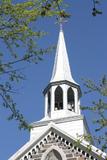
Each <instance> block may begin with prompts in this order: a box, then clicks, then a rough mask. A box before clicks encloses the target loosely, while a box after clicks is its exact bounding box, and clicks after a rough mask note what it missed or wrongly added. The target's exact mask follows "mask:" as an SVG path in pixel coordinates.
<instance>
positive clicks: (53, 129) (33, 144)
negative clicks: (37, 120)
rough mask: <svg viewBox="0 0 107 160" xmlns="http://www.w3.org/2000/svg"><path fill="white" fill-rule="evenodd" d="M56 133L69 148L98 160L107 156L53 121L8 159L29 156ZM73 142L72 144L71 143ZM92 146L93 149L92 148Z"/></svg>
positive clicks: (21, 159) (20, 158) (103, 159)
mask: <svg viewBox="0 0 107 160" xmlns="http://www.w3.org/2000/svg"><path fill="white" fill-rule="evenodd" d="M51 135H54V137H56V139H57V141H58V138H59V141H62V142H63V143H65V145H66V146H69V148H70V147H71V146H72V147H73V148H74V150H77V148H78V151H79V152H80V151H81V153H82V154H83V155H84V156H89V155H91V157H93V158H94V159H96V160H105V159H106V158H107V154H106V153H104V152H102V151H101V150H99V149H98V148H96V147H95V146H93V145H90V144H89V143H88V142H86V141H85V140H84V141H82V142H80V143H78V140H77V139H76V138H74V137H72V136H71V135H69V134H68V133H66V132H64V131H62V130H61V129H59V128H58V127H57V126H56V125H55V124H54V123H53V122H50V123H49V125H48V128H47V129H46V130H45V131H44V132H43V133H42V134H41V135H39V136H38V137H36V139H33V140H31V141H29V142H27V143H26V144H25V145H24V146H23V147H22V148H21V149H19V150H18V151H17V152H16V153H15V154H14V155H13V156H11V157H10V158H9V159H8V160H23V159H24V157H28V155H32V154H33V151H35V154H36V150H40V149H41V146H42V145H43V144H45V143H46V142H48V139H49V137H51ZM71 144H72V145H71ZM90 148H91V150H90Z"/></svg>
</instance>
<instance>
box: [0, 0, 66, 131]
mask: <svg viewBox="0 0 107 160" xmlns="http://www.w3.org/2000/svg"><path fill="white" fill-rule="evenodd" d="M60 5H62V0H49V1H47V0H28V1H27V0H26V1H22V2H20V3H18V2H17V1H16V2H14V3H13V1H12V0H1V1H0V44H1V46H3V48H2V47H1V48H0V79H1V82H0V98H1V99H0V100H1V101H0V103H1V107H5V108H7V109H9V111H10V113H11V114H10V116H9V117H8V119H9V120H11V119H16V120H17V121H18V122H19V128H20V129H21V128H24V129H26V128H29V127H30V126H29V125H28V123H27V122H26V121H25V119H24V117H23V115H22V114H21V113H20V112H19V110H18V109H17V107H16V103H15V102H14V98H13V95H14V94H15V92H16V90H15V87H16V83H17V82H20V81H21V80H24V79H25V76H24V74H23V73H22V71H21V70H20V68H18V64H23V63H29V62H33V63H37V62H38V61H39V60H41V59H42V55H43V54H45V53H48V52H50V51H51V50H52V48H51V47H48V48H42V47H40V46H39V45H38V44H37V43H38V40H39V39H40V38H42V37H43V36H45V35H46V33H45V32H43V31H40V30H37V28H36V27H35V28H36V29H33V25H32V24H33V23H35V25H36V23H37V20H38V19H40V18H41V17H42V18H45V17H53V16H60V17H64V18H65V17H68V16H69V15H68V14H67V13H65V11H64V10H61V9H60ZM22 48H24V49H22Z"/></svg>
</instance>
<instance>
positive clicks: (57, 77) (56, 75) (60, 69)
mask: <svg viewBox="0 0 107 160" xmlns="http://www.w3.org/2000/svg"><path fill="white" fill-rule="evenodd" d="M62 80H67V81H70V82H73V83H76V82H75V81H74V80H73V78H72V75H71V70H70V65H69V59H68V54H67V49H66V44H65V39H64V33H63V28H62V24H60V32H59V38H58V44H57V49H56V56H55V61H54V67H53V72H52V77H51V81H50V82H56V81H62Z"/></svg>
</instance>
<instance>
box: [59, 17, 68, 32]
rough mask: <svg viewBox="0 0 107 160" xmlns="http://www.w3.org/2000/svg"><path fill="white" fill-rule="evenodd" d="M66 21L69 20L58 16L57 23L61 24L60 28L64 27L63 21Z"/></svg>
mask: <svg viewBox="0 0 107 160" xmlns="http://www.w3.org/2000/svg"><path fill="white" fill-rule="evenodd" d="M66 22H67V20H66V19H65V18H63V17H59V18H57V23H58V24H59V25H60V30H62V29H63V23H66Z"/></svg>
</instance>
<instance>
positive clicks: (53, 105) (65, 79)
mask: <svg viewBox="0 0 107 160" xmlns="http://www.w3.org/2000/svg"><path fill="white" fill-rule="evenodd" d="M80 94H81V91H80V87H79V85H78V84H77V83H76V82H75V81H74V80H73V77H72V74H71V70H70V65H69V59H68V54H67V49H66V44H65V39H64V33H63V29H62V24H60V32H59V38H58V44H57V49H56V55H55V61H54V67H53V72H52V77H51V80H50V83H49V85H48V86H47V87H46V88H45V90H44V96H45V118H51V119H59V118H64V117H70V116H75V115H80Z"/></svg>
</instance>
